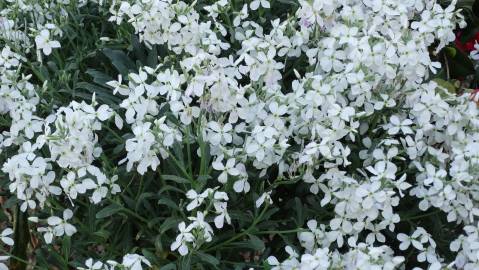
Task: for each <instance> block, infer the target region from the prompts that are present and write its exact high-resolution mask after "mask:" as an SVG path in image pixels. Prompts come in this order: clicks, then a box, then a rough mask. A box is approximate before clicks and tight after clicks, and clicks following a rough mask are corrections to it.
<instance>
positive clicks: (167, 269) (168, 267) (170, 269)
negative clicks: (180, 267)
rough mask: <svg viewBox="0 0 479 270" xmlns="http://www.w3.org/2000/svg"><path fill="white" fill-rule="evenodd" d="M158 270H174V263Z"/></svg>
mask: <svg viewBox="0 0 479 270" xmlns="http://www.w3.org/2000/svg"><path fill="white" fill-rule="evenodd" d="M160 270H176V265H175V264H174V263H169V264H167V265H165V266H162V267H161V268H160Z"/></svg>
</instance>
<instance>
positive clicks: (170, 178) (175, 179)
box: [161, 175, 190, 184]
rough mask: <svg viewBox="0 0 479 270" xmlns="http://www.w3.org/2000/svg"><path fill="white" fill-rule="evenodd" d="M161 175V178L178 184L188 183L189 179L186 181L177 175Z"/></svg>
mask: <svg viewBox="0 0 479 270" xmlns="http://www.w3.org/2000/svg"><path fill="white" fill-rule="evenodd" d="M161 177H162V178H163V179H165V180H167V181H173V182H175V183H178V184H188V183H190V181H188V179H186V178H183V177H180V176H177V175H162V176H161Z"/></svg>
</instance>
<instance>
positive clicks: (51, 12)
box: [0, 0, 85, 61]
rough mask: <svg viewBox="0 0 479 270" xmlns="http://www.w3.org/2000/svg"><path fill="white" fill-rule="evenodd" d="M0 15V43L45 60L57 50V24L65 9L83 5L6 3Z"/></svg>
mask: <svg viewBox="0 0 479 270" xmlns="http://www.w3.org/2000/svg"><path fill="white" fill-rule="evenodd" d="M4 2H5V3H4V4H3V5H2V11H1V13H0V30H1V31H0V39H2V40H5V41H6V42H8V43H9V44H14V46H15V47H16V48H18V49H22V50H23V52H24V53H28V52H30V51H31V49H35V50H36V51H37V56H38V59H39V60H40V61H41V58H42V57H41V55H42V54H43V55H45V56H48V55H50V54H51V53H52V50H53V49H56V48H60V47H61V45H60V42H59V41H58V40H56V39H59V38H61V37H62V36H63V31H62V29H61V24H62V22H63V21H64V19H65V18H66V17H68V12H67V11H66V10H65V7H66V6H68V5H70V4H72V3H71V2H73V3H74V2H77V3H76V5H78V6H81V5H82V4H84V3H81V2H85V1H70V0H65V1H58V0H41V1H38V0H6V1H4Z"/></svg>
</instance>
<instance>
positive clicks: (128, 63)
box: [102, 48, 137, 78]
mask: <svg viewBox="0 0 479 270" xmlns="http://www.w3.org/2000/svg"><path fill="white" fill-rule="evenodd" d="M102 52H103V54H105V56H106V57H108V59H110V60H111V63H112V65H113V66H114V67H115V68H116V70H117V71H118V72H120V73H121V75H122V76H123V77H125V78H126V77H127V76H128V73H129V71H134V72H136V69H137V68H136V65H135V63H134V62H133V61H132V60H131V59H130V58H129V57H128V55H126V54H125V53H124V52H122V51H120V50H112V49H108V48H105V49H103V51H102Z"/></svg>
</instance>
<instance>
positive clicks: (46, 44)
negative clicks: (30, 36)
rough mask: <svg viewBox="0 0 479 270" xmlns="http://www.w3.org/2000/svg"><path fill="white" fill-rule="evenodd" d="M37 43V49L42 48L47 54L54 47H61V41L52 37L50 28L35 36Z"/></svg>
mask: <svg viewBox="0 0 479 270" xmlns="http://www.w3.org/2000/svg"><path fill="white" fill-rule="evenodd" d="M35 44H36V45H37V49H39V50H42V51H43V54H45V55H50V54H51V53H52V49H54V48H60V42H58V41H56V40H51V39H50V31H48V29H43V30H42V31H40V33H39V34H38V35H37V36H36V37H35Z"/></svg>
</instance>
